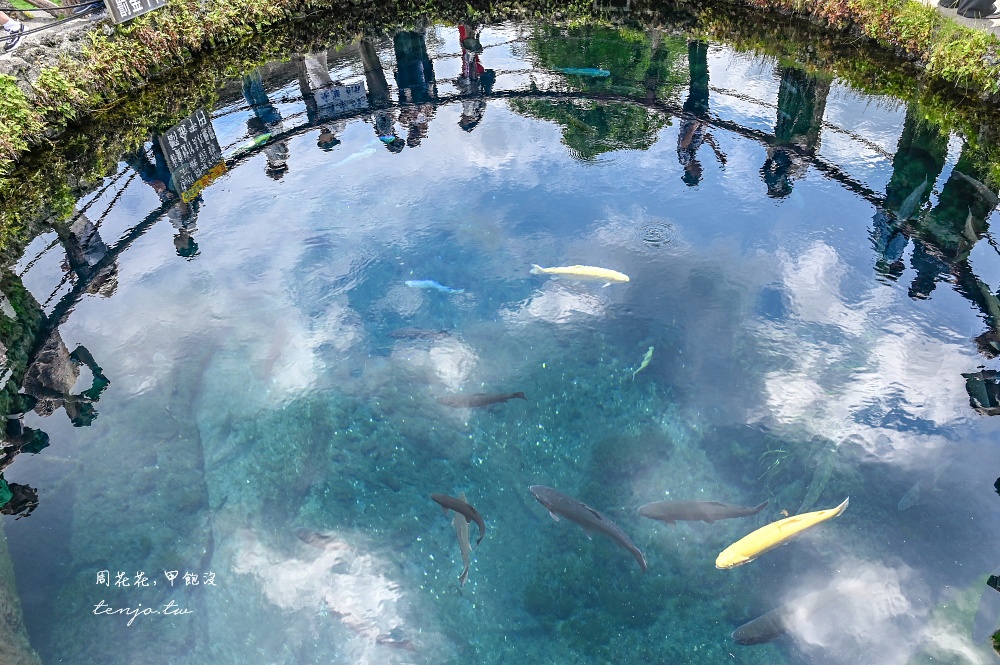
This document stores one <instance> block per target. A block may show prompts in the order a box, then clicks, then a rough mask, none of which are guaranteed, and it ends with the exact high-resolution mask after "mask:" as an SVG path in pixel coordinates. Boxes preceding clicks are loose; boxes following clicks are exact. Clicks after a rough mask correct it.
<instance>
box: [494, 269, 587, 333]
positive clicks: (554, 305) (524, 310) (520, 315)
mask: <svg viewBox="0 0 1000 665" xmlns="http://www.w3.org/2000/svg"><path fill="white" fill-rule="evenodd" d="M604 307H605V305H604V303H603V302H602V301H601V299H600V298H598V297H597V296H594V295H592V294H589V293H584V292H580V291H571V290H570V289H568V288H566V287H564V286H562V285H560V284H558V283H557V281H556V280H554V279H553V280H550V281H549V283H548V284H546V285H545V286H543V287H542V288H541V289H539V290H538V291H536V292H535V295H533V296H532V297H531V298H529V299H527V300H526V301H523V302H522V303H520V304H519V306H518V307H517V308H516V309H506V310H503V311H501V313H500V315H501V316H502V317H503V318H504V320H506V321H507V322H508V323H526V322H528V321H530V320H533V319H541V320H543V321H548V322H549V323H566V322H567V321H569V320H570V319H571V318H572V317H573V315H574V314H587V315H589V316H600V315H601V314H603V313H604Z"/></svg>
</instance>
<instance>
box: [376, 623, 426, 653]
mask: <svg viewBox="0 0 1000 665" xmlns="http://www.w3.org/2000/svg"><path fill="white" fill-rule="evenodd" d="M375 642H376V644H383V645H385V646H387V647H392V648H394V649H406V650H407V651H416V650H417V647H416V646H415V645H414V644H413V641H412V640H410V638H408V637H407V636H406V633H404V632H403V631H402V630H400V629H399V628H393V629H392V630H390V631H389V632H388V633H386V634H384V635H383V634H381V633H379V634H378V635H376V636H375Z"/></svg>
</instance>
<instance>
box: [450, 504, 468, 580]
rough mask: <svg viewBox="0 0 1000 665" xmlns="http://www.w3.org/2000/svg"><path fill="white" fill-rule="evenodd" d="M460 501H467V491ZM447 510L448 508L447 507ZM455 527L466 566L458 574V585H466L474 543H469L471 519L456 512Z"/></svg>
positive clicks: (453, 523) (453, 521)
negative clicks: (470, 554)
mask: <svg viewBox="0 0 1000 665" xmlns="http://www.w3.org/2000/svg"><path fill="white" fill-rule="evenodd" d="M458 499H459V501H465V492H462V493H461V494H459V495H458ZM445 512H447V509H445ZM451 523H452V525H453V526H454V527H455V535H456V536H457V537H458V549H460V550H461V551H462V563H463V564H464V565H465V568H464V569H462V574H461V575H459V576H458V586H465V580H467V579H468V578H469V553H470V552H472V545H470V544H469V521H468V520H467V519H465V517H464V516H463V515H462V514H461V513H455V517H454V518H453V519H452V520H451Z"/></svg>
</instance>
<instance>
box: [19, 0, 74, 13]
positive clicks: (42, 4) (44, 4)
mask: <svg viewBox="0 0 1000 665" xmlns="http://www.w3.org/2000/svg"><path fill="white" fill-rule="evenodd" d="M25 2H27V3H28V4H30V5H33V6H35V7H38V8H39V9H44V10H45V11H47V12H49V13H50V14H52V15H53V16H60V15H62V16H69V15H70V14H72V13H73V10H72V9H60V7H59V5H57V4H56V3H54V2H49V0H25ZM73 4H76V2H74V3H73ZM53 10H55V11H53Z"/></svg>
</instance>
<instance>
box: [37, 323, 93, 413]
mask: <svg viewBox="0 0 1000 665" xmlns="http://www.w3.org/2000/svg"><path fill="white" fill-rule="evenodd" d="M80 365H85V366H86V367H87V369H89V370H90V372H91V375H92V376H93V380H92V382H91V386H90V388H88V389H87V390H85V391H83V392H82V393H80V394H78V395H74V394H72V393H71V391H72V390H73V386H74V385H76V381H77V379H79V378H80ZM110 383H111V382H110V381H109V380H108V378H107V377H106V376H104V372H103V370H102V369H101V367H100V365H98V364H97V362H96V361H95V360H94V356H92V355H91V354H90V351H88V350H87V349H86V347H84V346H78V347H77V348H76V349H75V350H74V351H73V352H72V353H70V352H69V350H68V349H67V348H66V345H65V344H64V343H63V341H62V337H61V336H60V335H59V331H58V330H56V331H55V332H53V333H52V334H51V335H50V336H49V338H48V339H47V340H46V341H45V344H44V345H43V346H42V348H41V349H40V350H39V351H38V353H37V354H35V357H34V359H33V361H32V363H31V365H30V366H29V367H28V371H27V372H26V373H25V375H24V392H25V393H26V394H28V395H30V396H31V397H33V398H34V399H35V400H37V401H36V403H35V406H34V410H35V413H37V414H38V415H40V416H49V415H52V413H54V412H55V410H56V409H58V408H59V407H60V406H61V407H63V408H64V409H65V410H66V415H67V416H68V417H69V419H70V422H72V423H73V426H74V427H85V426H87V425H90V424H91V423H92V422H94V419H95V418H97V410H96V409H95V408H94V402H97V401H98V400H99V399H100V398H101V394H102V393H103V392H104V390H105V389H106V388H107V387H108V385H109V384H110Z"/></svg>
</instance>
